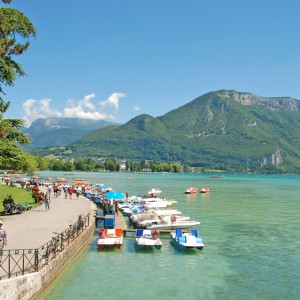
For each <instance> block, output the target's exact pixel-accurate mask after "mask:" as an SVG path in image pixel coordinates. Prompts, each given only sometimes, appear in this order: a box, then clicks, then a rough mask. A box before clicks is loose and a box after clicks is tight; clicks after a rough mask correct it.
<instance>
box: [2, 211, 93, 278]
mask: <svg viewBox="0 0 300 300" xmlns="http://www.w3.org/2000/svg"><path fill="white" fill-rule="evenodd" d="M89 224H90V215H89V214H88V215H86V216H83V215H80V216H79V217H78V220H77V221H76V222H75V223H74V224H71V225H69V228H67V229H66V230H64V231H63V232H62V233H60V234H58V235H57V236H55V237H53V238H52V240H51V241H49V242H48V243H46V244H44V245H43V246H41V247H40V248H37V249H11V250H2V251H1V250H0V260H1V262H0V280H1V279H4V278H11V277H16V276H19V275H24V274H29V273H32V272H37V271H39V270H40V269H41V268H42V267H44V266H45V265H46V264H48V263H49V261H51V260H52V259H53V258H55V257H56V255H57V254H58V253H59V252H61V251H63V250H64V249H65V247H67V246H68V245H70V244H71V243H72V242H73V241H74V240H75V239H76V238H77V237H78V236H79V235H80V234H81V233H82V232H83V231H84V230H85V229H86V228H87V227H88V226H89Z"/></svg>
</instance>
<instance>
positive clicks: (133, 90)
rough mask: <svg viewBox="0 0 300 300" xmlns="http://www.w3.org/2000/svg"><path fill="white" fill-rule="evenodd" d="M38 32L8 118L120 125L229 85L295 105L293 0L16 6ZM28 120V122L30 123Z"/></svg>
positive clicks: (75, 1)
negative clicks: (72, 119)
mask: <svg viewBox="0 0 300 300" xmlns="http://www.w3.org/2000/svg"><path fill="white" fill-rule="evenodd" d="M8 7H14V8H17V9H19V10H20V11H22V12H23V13H24V14H25V15H26V16H27V17H29V19H30V20H31V21H32V23H33V24H34V26H35V27H36V29H37V31H38V33H37V37H36V39H31V40H30V42H31V46H30V48H29V50H28V51H27V52H26V53H24V54H23V55H21V56H19V57H16V58H15V60H16V61H18V62H20V63H21V64H22V65H23V68H24V70H25V72H26V74H27V76H26V77H22V78H19V79H18V80H16V82H15V85H14V86H13V87H4V91H5V93H6V97H5V98H4V99H5V100H10V101H11V106H10V108H9V110H8V112H7V113H6V114H5V116H6V117H15V118H24V119H26V120H28V122H29V123H30V122H32V121H33V120H34V119H36V118H39V117H47V116H60V117H85V118H94V119H105V120H110V121H114V122H118V123H126V122H127V121H129V120H130V119H132V118H133V117H135V116H137V115H139V114H142V113H147V114H150V115H152V116H154V117H157V116H160V115H163V114H165V113H167V112H169V111H171V110H173V109H176V108H178V107H180V106H182V105H184V104H186V103H188V102H190V101H192V100H193V99H195V98H196V97H198V96H201V95H203V94H205V93H207V92H210V91H215V90H220V89H233V90H237V91H241V92H249V93H253V94H256V95H259V96H264V97H275V96H276V97H279V96H290V97H293V98H296V99H300V84H299V73H300V72H299V71H300V56H299V53H300V39H299V29H300V18H299V15H300V1H296V0H295V1H291V0H286V1H277V0H272V1H271V0H251V1H249V0H248V1H246V0H224V1H223V0H209V1H208V0H206V1H202V0H184V1H183V0H181V1H179V0H172V1H170V0H151V1H150V0H106V1H103V0H85V1H82V0H81V1H79V0H50V1H41V0H26V1H24V0H14V1H13V2H12V4H11V5H9V6H8ZM29 123H28V124H29Z"/></svg>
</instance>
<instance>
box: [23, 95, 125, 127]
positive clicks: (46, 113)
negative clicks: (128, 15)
mask: <svg viewBox="0 0 300 300" xmlns="http://www.w3.org/2000/svg"><path fill="white" fill-rule="evenodd" d="M122 97H126V95H125V94H123V93H113V94H112V95H111V96H110V97H108V99H107V100H105V101H102V102H100V103H99V109H97V107H96V105H95V104H94V103H93V100H95V98H96V95H95V94H94V93H91V94H89V95H87V96H85V97H83V99H80V100H77V101H76V100H74V99H69V100H67V101H66V105H65V107H64V108H62V110H61V111H58V110H56V109H52V108H50V105H51V103H52V99H46V98H45V99H41V100H36V99H28V100H26V101H25V102H24V103H23V111H24V116H23V119H24V120H25V121H26V122H27V123H28V124H29V125H30V123H31V122H32V121H34V120H35V119H38V118H47V117H65V118H82V119H93V120H115V119H116V114H117V112H118V110H119V101H120V98H122ZM111 107H113V108H114V112H113V113H111V112H110V113H108V112H105V109H109V108H111Z"/></svg>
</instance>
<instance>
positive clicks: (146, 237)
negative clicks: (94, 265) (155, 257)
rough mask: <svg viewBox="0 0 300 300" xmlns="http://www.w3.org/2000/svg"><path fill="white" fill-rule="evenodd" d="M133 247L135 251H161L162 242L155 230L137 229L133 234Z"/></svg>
mask: <svg viewBox="0 0 300 300" xmlns="http://www.w3.org/2000/svg"><path fill="white" fill-rule="evenodd" d="M135 247H136V248H137V249H145V248H156V249H161V247H162V241H161V240H160V238H159V233H158V231H157V230H148V229H137V230H136V232H135Z"/></svg>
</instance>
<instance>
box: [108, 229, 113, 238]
mask: <svg viewBox="0 0 300 300" xmlns="http://www.w3.org/2000/svg"><path fill="white" fill-rule="evenodd" d="M106 236H107V237H114V236H115V230H114V229H107V231H106Z"/></svg>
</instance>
